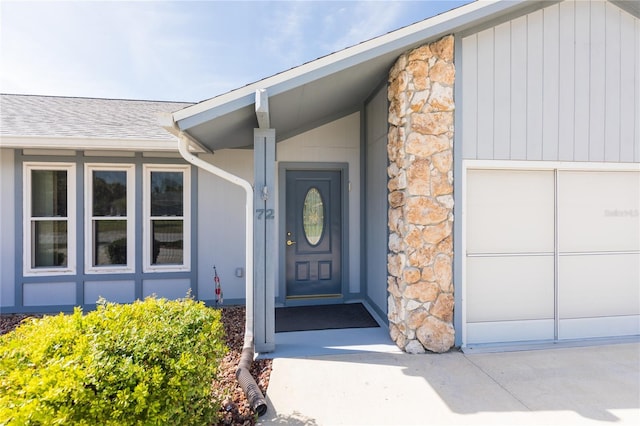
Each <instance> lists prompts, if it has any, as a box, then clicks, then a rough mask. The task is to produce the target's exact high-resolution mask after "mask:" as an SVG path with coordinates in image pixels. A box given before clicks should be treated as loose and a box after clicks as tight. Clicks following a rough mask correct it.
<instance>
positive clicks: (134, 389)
mask: <svg viewBox="0 0 640 426" xmlns="http://www.w3.org/2000/svg"><path fill="white" fill-rule="evenodd" d="M225 352H226V346H225V344H224V331H223V327H222V322H221V320H220V312H219V311H217V310H214V309H210V308H207V307H205V306H204V305H203V304H202V303H197V302H194V301H193V300H190V299H187V300H184V301H167V300H164V299H153V298H149V299H146V300H145V301H138V302H135V303H133V304H129V305H116V304H111V303H106V302H104V301H101V302H100V303H99V305H98V307H97V309H96V310H95V311H92V312H90V313H88V314H87V315H84V316H83V314H82V311H81V310H80V309H79V308H76V310H75V311H74V313H73V314H72V315H63V314H60V315H58V316H49V317H44V318H42V319H32V320H30V321H27V322H25V323H23V324H22V325H21V326H19V327H18V328H17V329H16V330H14V331H13V332H11V333H8V334H6V335H4V336H0V424H3V425H4V424H15V425H29V424H32V425H40V424H42V425H47V424H82V425H94V424H102V425H131V424H138V425H142V424H144V425H153V424H183V425H187V424H189V425H197V424H211V423H215V422H216V421H217V418H216V417H217V413H218V410H219V408H220V401H214V400H213V397H212V393H211V385H212V381H213V380H214V379H215V377H216V374H217V370H218V364H219V361H220V359H221V358H222V356H224V353H225Z"/></svg>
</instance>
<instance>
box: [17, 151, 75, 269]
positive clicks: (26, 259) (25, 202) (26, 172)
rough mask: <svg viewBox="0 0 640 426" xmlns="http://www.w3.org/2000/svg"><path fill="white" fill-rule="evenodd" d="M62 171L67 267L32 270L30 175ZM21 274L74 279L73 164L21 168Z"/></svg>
mask: <svg viewBox="0 0 640 426" xmlns="http://www.w3.org/2000/svg"><path fill="white" fill-rule="evenodd" d="M32 170H64V171H66V172H67V217H66V219H60V220H66V222H67V266H66V267H60V268H53V267H48V268H34V267H32V266H31V261H32V252H33V244H32V240H33V238H32V237H33V236H32V232H31V222H32V218H31V195H32V191H31V189H32V188H31V171H32ZM22 179H23V188H22V231H23V234H22V235H23V242H22V273H23V275H24V276H48V275H73V274H75V273H76V165H75V163H49V162H24V163H23V164H22Z"/></svg>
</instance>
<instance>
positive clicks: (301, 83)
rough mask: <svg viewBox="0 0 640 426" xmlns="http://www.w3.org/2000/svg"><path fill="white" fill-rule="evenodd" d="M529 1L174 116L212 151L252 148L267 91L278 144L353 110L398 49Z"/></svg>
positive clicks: (367, 46)
mask: <svg viewBox="0 0 640 426" xmlns="http://www.w3.org/2000/svg"><path fill="white" fill-rule="evenodd" d="M531 5H532V2H527V1H525V0H517V1H512V0H509V1H486V2H473V3H469V4H467V5H465V6H462V7H459V8H457V9H453V10H451V11H449V12H446V13H443V14H441V15H437V16H434V17H433V18H429V19H426V20H424V21H421V22H418V23H416V24H413V25H410V26H408V27H405V28H401V29H399V30H397V31H393V32H391V33H388V34H386V35H383V36H381V37H378V38H375V39H372V40H369V41H366V42H364V43H361V44H358V45H355V46H353V47H350V48H347V49H344V50H341V51H339V52H336V53H333V54H331V55H327V56H324V57H322V58H319V59H316V60H314V61H312V62H308V63H306V64H304V65H301V66H299V67H297V68H292V69H290V70H288V71H285V72H283V73H280V74H276V75H274V76H272V77H269V78H266V79H264V80H261V81H258V82H256V83H252V84H249V85H247V86H244V87H242V88H240V89H237V90H234V91H231V92H228V93H225V94H223V95H220V96H218V97H215V98H212V99H209V100H207V101H204V102H201V103H199V104H196V105H193V106H191V107H187V108H185V109H183V110H180V111H177V112H175V113H174V114H173V118H174V121H175V122H176V123H177V125H178V127H179V128H180V130H182V131H184V132H186V133H188V134H189V135H190V136H192V137H193V138H195V139H196V140H198V141H199V142H200V143H201V144H203V145H204V146H206V147H207V148H209V149H211V150H217V149H222V148H241V147H251V146H252V145H253V129H254V128H256V127H258V123H257V119H256V114H255V107H254V102H255V92H256V90H258V89H266V90H267V93H268V96H269V116H270V120H271V127H272V128H274V129H275V130H276V137H277V140H283V139H286V138H289V137H291V136H294V135H296V134H298V133H301V132H303V131H305V130H308V129H310V128H312V127H314V126H316V125H319V124H323V123H325V122H328V121H330V120H332V119H336V118H339V117H340V116H343V115H346V114H348V113H351V112H353V111H355V110H356V109H358V108H359V106H361V105H362V103H363V102H364V101H365V100H366V98H367V97H368V96H369V94H371V93H372V92H373V90H374V89H375V88H376V87H377V86H378V84H380V83H382V82H383V81H384V80H385V79H386V78H387V74H388V72H389V70H390V68H391V66H392V65H393V63H394V61H395V60H396V59H397V58H398V57H399V56H400V55H401V54H402V53H403V52H405V51H407V50H409V49H411V48H414V47H417V46H420V45H422V44H424V43H427V42H430V41H434V40H436V39H438V38H440V37H442V36H444V35H447V34H452V33H454V32H457V31H461V30H464V29H467V28H470V27H472V26H476V25H481V24H482V23H484V22H486V21H489V20H493V19H496V18H498V17H499V16H502V15H505V14H508V13H512V12H513V11H515V10H518V9H521V8H523V7H531Z"/></svg>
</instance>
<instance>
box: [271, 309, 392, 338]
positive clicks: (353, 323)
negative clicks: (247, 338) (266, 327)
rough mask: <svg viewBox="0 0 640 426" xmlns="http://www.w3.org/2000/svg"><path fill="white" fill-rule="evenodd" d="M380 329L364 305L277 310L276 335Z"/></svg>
mask: <svg viewBox="0 0 640 426" xmlns="http://www.w3.org/2000/svg"><path fill="white" fill-rule="evenodd" d="M367 327H379V325H378V323H377V322H376V320H375V319H373V317H372V316H371V314H370V313H369V311H367V308H365V307H364V305H363V304H362V303H347V304H344V305H315V306H294V307H286V308H276V333H283V332H286V331H309V330H327V329H336V328H367Z"/></svg>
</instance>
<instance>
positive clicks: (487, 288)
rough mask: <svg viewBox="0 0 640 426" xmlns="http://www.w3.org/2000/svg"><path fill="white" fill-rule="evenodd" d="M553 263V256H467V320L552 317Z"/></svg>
mask: <svg viewBox="0 0 640 426" xmlns="http://www.w3.org/2000/svg"><path fill="white" fill-rule="evenodd" d="M553 263H554V261H553V256H510V257H471V258H468V260H467V273H468V275H467V276H468V279H467V291H466V299H467V321H468V322H470V323H473V322H486V321H501V320H504V321H513V320H530V319H545V318H546V319H548V318H551V319H553V316H554V303H553V300H554V298H553V294H554V288H553ZM523 271H526V273H524V274H523Z"/></svg>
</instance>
